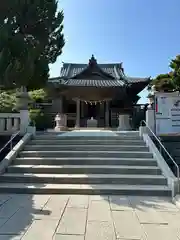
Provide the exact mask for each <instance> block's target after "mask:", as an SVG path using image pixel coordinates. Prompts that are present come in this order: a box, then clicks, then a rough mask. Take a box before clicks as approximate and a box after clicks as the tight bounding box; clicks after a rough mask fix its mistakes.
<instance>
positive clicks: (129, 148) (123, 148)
mask: <svg viewBox="0 0 180 240" xmlns="http://www.w3.org/2000/svg"><path fill="white" fill-rule="evenodd" d="M44 147H45V148H46V151H57V150H60V151H61V150H62V151H68V150H69V151H71V150H72V151H82V150H84V148H85V149H86V150H87V151H97V150H98V151H102V150H103V151H112V150H115V151H116V150H119V151H144V152H145V151H148V147H146V146H138V145H134V146H131V145H86V146H84V145H46V146H44V145H32V144H31V145H27V146H25V147H24V150H25V151H37V150H38V151H43V150H44Z"/></svg>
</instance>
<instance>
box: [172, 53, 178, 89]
mask: <svg viewBox="0 0 180 240" xmlns="http://www.w3.org/2000/svg"><path fill="white" fill-rule="evenodd" d="M170 67H171V68H172V81H173V84H174V86H175V89H176V90H178V91H179V90H180V55H177V56H176V58H175V59H173V60H171V62H170Z"/></svg>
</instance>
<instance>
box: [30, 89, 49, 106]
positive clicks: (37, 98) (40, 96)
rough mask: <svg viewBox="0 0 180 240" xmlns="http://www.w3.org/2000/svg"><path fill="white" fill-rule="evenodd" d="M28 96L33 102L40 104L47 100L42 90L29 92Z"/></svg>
mask: <svg viewBox="0 0 180 240" xmlns="http://www.w3.org/2000/svg"><path fill="white" fill-rule="evenodd" d="M29 95H30V97H31V99H32V100H33V101H34V102H37V103H41V102H43V101H45V100H46V99H47V97H48V96H47V92H46V91H45V90H44V89H38V90H34V91H30V92H29Z"/></svg>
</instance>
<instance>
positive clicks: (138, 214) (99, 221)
mask: <svg viewBox="0 0 180 240" xmlns="http://www.w3.org/2000/svg"><path fill="white" fill-rule="evenodd" d="M10 239H11V240H19V239H23V240H32V239H38V240H51V239H54V240H117V239H118V240H176V239H180V210H179V209H178V208H177V207H176V206H175V205H173V204H172V203H171V202H170V201H169V200H168V199H162V198H150V197H149V198H142V197H126V196H125V197H120V196H110V197H108V196H67V195H51V196H50V195H0V240H10Z"/></svg>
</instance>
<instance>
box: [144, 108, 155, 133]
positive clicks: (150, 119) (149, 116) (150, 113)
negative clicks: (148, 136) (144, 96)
mask: <svg viewBox="0 0 180 240" xmlns="http://www.w3.org/2000/svg"><path fill="white" fill-rule="evenodd" d="M146 123H147V126H148V127H149V128H150V129H151V130H152V131H153V132H154V133H155V110H154V109H152V108H150V109H147V111H146Z"/></svg>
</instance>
